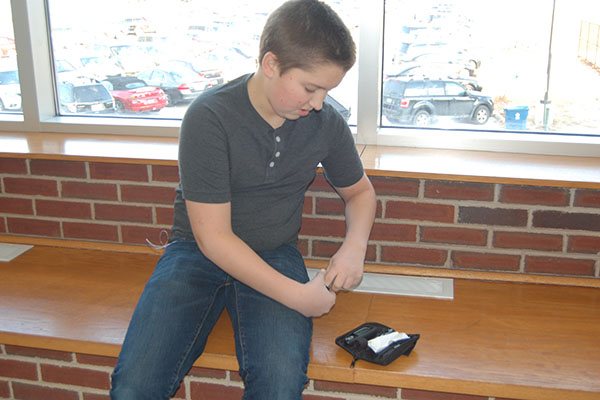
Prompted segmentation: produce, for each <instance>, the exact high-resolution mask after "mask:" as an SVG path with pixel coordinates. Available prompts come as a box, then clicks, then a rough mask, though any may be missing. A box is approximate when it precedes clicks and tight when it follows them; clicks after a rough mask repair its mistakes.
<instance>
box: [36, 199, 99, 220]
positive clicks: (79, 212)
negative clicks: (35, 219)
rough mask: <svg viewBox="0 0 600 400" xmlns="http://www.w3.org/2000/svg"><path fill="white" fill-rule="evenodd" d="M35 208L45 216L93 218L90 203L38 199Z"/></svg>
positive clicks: (38, 213) (39, 213)
mask: <svg viewBox="0 0 600 400" xmlns="http://www.w3.org/2000/svg"><path fill="white" fill-rule="evenodd" d="M35 210H36V213H37V215H40V216H44V217H61V218H78V219H91V218H92V207H91V205H90V204H89V203H78V202H73V201H59V200H41V199H37V200H36V201H35Z"/></svg>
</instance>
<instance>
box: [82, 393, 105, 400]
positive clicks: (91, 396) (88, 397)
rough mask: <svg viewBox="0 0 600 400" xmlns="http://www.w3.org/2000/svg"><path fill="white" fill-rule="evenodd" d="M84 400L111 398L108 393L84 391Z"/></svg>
mask: <svg viewBox="0 0 600 400" xmlns="http://www.w3.org/2000/svg"><path fill="white" fill-rule="evenodd" d="M83 400H110V396H109V395H107V394H94V393H83Z"/></svg>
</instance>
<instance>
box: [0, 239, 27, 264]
mask: <svg viewBox="0 0 600 400" xmlns="http://www.w3.org/2000/svg"><path fill="white" fill-rule="evenodd" d="M32 247H33V246H30V245H28V244H12V243H0V261H11V260H13V259H15V258H16V257H18V256H20V255H21V254H23V253H25V252H26V251H27V250H29V249H31V248H32Z"/></svg>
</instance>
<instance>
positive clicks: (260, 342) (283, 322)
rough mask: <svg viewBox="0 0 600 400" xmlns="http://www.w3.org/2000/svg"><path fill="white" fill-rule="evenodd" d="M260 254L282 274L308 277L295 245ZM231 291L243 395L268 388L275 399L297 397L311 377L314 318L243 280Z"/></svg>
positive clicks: (265, 391)
mask: <svg viewBox="0 0 600 400" xmlns="http://www.w3.org/2000/svg"><path fill="white" fill-rule="evenodd" d="M260 255H261V257H262V258H263V259H264V260H265V261H266V262H267V263H268V264H270V265H271V266H272V267H273V268H275V269H277V270H278V271H279V272H281V273H282V274H284V275H286V276H288V277H290V278H292V279H294V280H296V281H299V282H302V283H304V282H307V281H308V275H307V273H306V267H305V265H304V261H303V259H302V256H301V255H300V254H299V253H298V251H297V249H295V248H293V247H291V246H289V248H288V246H283V248H280V249H278V250H276V251H273V252H266V253H261V254H260ZM232 292H233V295H228V300H227V302H228V303H227V307H228V311H229V314H230V317H231V319H232V323H233V326H234V330H235V335H236V350H237V356H238V362H239V365H240V374H241V375H242V378H243V379H244V382H245V384H246V397H245V398H260V396H267V395H268V394H269V393H270V395H269V396H271V398H282V399H284V398H285V399H287V398H298V397H297V394H299V393H301V391H302V389H303V387H304V385H305V384H306V383H307V382H308V378H307V376H306V370H307V368H308V362H309V357H310V342H311V338H312V319H311V318H307V317H305V316H303V315H302V314H300V313H299V312H297V311H294V310H292V309H290V308H288V307H286V306H284V305H282V304H280V303H278V302H276V301H274V300H272V299H270V298H268V297H266V296H264V295H262V294H260V293H258V292H257V291H255V290H253V289H251V288H249V287H247V286H246V285H243V284H241V283H239V282H236V283H235V284H234V286H233V288H229V293H232ZM286 386H287V387H286ZM272 390H277V392H272ZM256 391H259V393H260V395H259V394H258V393H255V392H256ZM250 393H255V395H249V394H250ZM285 393H292V395H290V396H288V395H287V394H285ZM294 393H295V394H294ZM275 395H276V396H277V397H272V396H275ZM263 398H267V397H263Z"/></svg>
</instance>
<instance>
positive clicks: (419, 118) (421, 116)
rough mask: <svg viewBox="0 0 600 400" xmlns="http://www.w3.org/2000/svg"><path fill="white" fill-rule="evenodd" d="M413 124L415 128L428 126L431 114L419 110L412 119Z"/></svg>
mask: <svg viewBox="0 0 600 400" xmlns="http://www.w3.org/2000/svg"><path fill="white" fill-rule="evenodd" d="M413 123H414V124H415V125H416V126H429V124H430V123H431V114H429V112H428V111H426V110H419V111H417V113H416V114H415V117H414V118H413Z"/></svg>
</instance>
